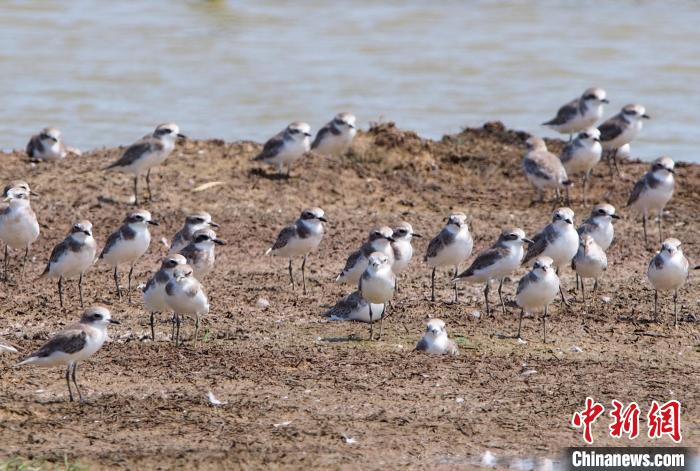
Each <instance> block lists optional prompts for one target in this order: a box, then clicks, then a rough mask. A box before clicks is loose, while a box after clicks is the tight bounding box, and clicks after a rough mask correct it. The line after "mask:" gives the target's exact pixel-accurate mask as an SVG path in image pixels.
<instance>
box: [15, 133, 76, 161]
mask: <svg viewBox="0 0 700 471" xmlns="http://www.w3.org/2000/svg"><path fill="white" fill-rule="evenodd" d="M26 150H27V156H29V158H30V159H32V160H60V159H63V158H65V157H66V156H67V155H68V150H69V149H68V148H66V146H65V145H64V144H63V139H62V136H61V131H60V130H58V129H56V128H44V129H42V130H41V132H40V133H39V134H35V135H33V136H32V137H31V138H30V139H29V142H28V143H27V149H26Z"/></svg>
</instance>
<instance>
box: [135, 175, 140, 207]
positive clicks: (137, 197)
mask: <svg viewBox="0 0 700 471" xmlns="http://www.w3.org/2000/svg"><path fill="white" fill-rule="evenodd" d="M138 205H139V176H138V175H134V206H138Z"/></svg>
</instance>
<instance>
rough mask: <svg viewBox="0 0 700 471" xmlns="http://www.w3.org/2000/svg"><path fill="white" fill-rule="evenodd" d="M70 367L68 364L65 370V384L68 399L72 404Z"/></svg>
mask: <svg viewBox="0 0 700 471" xmlns="http://www.w3.org/2000/svg"><path fill="white" fill-rule="evenodd" d="M70 367H71V364H70V363H68V368H66V384H67V385H68V397H69V400H70V402H73V391H71V389H70Z"/></svg>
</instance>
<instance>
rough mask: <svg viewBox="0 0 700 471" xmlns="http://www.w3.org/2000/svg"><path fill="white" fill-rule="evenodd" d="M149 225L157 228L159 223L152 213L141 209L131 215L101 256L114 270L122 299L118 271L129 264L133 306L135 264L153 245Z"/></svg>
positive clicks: (117, 288)
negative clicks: (120, 267) (132, 278)
mask: <svg viewBox="0 0 700 471" xmlns="http://www.w3.org/2000/svg"><path fill="white" fill-rule="evenodd" d="M149 225H154V226H157V225H158V223H157V222H156V221H154V220H153V219H152V218H151V213H149V212H148V211H146V210H143V209H140V210H138V211H134V212H132V213H130V214H129V215H128V216H127V217H126V218H125V219H124V224H122V225H121V227H120V228H119V229H118V230H117V231H116V232H114V233H113V234H111V235H110V236H109V238H108V239H107V243H106V244H105V247H104V249H102V253H101V254H100V260H104V261H105V262H107V263H108V264H109V265H111V266H112V267H113V268H114V287H115V288H116V290H117V296H118V297H119V299H121V298H122V293H121V291H120V290H119V274H118V273H117V269H118V268H119V265H121V264H123V263H128V264H129V278H128V279H129V282H128V285H127V296H128V298H129V304H131V276H132V274H133V273H134V264H136V261H137V260H138V259H139V258H141V256H142V255H143V254H145V253H146V250H148V246H149V245H150V244H151V232H150V231H149V230H148V226H149Z"/></svg>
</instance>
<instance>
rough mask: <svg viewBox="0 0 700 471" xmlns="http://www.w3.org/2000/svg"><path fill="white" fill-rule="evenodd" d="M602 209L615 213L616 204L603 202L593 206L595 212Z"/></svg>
mask: <svg viewBox="0 0 700 471" xmlns="http://www.w3.org/2000/svg"><path fill="white" fill-rule="evenodd" d="M601 209H602V210H603V211H605V212H606V213H608V214H615V206H613V205H611V204H607V203H601V204H597V205H595V206H594V207H593V212H597V211H600V210H601Z"/></svg>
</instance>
